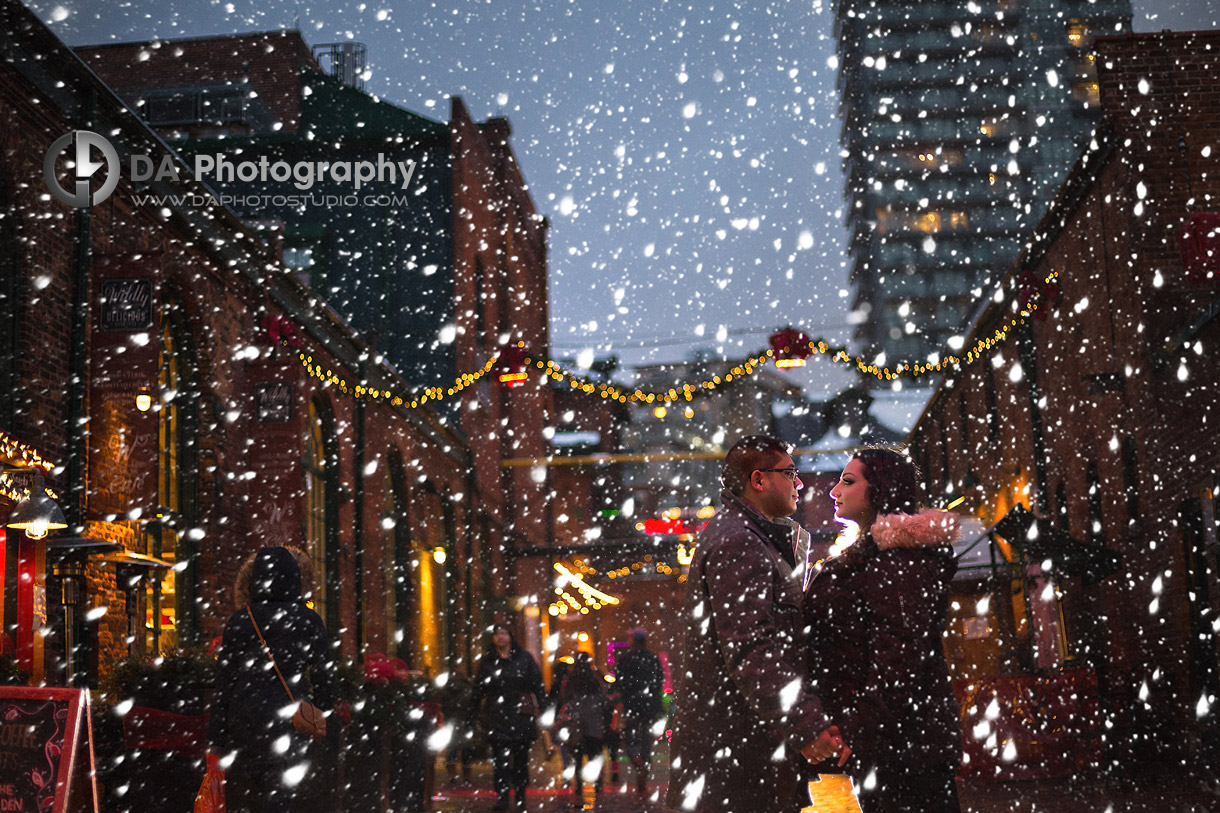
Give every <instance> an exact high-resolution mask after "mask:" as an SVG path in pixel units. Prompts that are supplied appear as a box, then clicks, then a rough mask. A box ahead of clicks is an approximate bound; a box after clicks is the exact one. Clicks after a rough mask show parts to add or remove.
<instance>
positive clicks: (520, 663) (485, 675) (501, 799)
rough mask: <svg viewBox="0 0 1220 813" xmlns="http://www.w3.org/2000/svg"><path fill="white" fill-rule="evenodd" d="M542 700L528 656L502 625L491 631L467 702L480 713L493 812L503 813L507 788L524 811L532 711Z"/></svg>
mask: <svg viewBox="0 0 1220 813" xmlns="http://www.w3.org/2000/svg"><path fill="white" fill-rule="evenodd" d="M545 696H546V691H545V689H544V688H543V686H542V672H541V671H540V670H539V669H538V664H537V663H535V662H534V659H533V657H532V656H531V655H530V654H529V653H528V652H526V651H525V650H524V649H522V648H521V647H520V646H518V645H517V641H516V639H514V638H513V634H512V631H511V630H509V628H508V627H507V626H505V625H504V624H496V625H495V626H493V627H492V632H491V644H490V645H489V646H488V647H487V651H486V652H485V653H484V655H483V658H482V660H480V661H479V669H478V672H477V673H476V674H475V678H474V693H473V694H472V695H471V701H470V705H471V710H472V713H473V714H475V715H479V713H480V709H481V710H482V716H481V720H482V724H483V727H484V728H485V729H486V730H487V739H488V741H489V742H490V743H491V752H492V768H493V770H492V777H493V778H492V784H493V785H494V786H495V789H496V803H495V806H494V807H493V808H492V809H493V810H507V809H508V792H509V790H510V789H511V790H513V791H514V792H515V793H516V795H517V799H516V801H517V806H518V807H524V806H525V788H526V786H527V785H528V784H529V756H530V746H532V745H533V744H534V739H535V738H537V736H538V723H537V720H538V711H539V709H540V708H541V707H542V703H543V701H544V698H545ZM484 704H486V707H485V708H483V706H484Z"/></svg>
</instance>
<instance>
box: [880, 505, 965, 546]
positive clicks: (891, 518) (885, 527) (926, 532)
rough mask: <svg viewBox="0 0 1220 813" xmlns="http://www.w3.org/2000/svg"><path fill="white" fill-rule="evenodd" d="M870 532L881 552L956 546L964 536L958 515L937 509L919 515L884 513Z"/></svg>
mask: <svg viewBox="0 0 1220 813" xmlns="http://www.w3.org/2000/svg"><path fill="white" fill-rule="evenodd" d="M869 532H870V533H871V534H872V536H873V541H875V542H876V543H877V547H878V548H880V549H881V550H892V549H894V548H921V547H933V546H938V545H952V544H953V543H954V542H956V541H957V540H958V537H960V536H961V533H962V532H961V523H960V522H958V519H957V517H956V516H955V515H953V514H950V513H949V512H948V511H937V510H935V509H926V510H924V511H920V512H919V513H918V514H882V515H881V516H879V517H877V519H876V520H874V521H873V525H872V527H871V528H869Z"/></svg>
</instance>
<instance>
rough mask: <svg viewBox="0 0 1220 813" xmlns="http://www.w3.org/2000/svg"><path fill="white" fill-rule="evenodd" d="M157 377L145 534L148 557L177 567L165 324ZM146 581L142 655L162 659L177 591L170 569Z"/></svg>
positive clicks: (176, 456) (172, 408)
mask: <svg viewBox="0 0 1220 813" xmlns="http://www.w3.org/2000/svg"><path fill="white" fill-rule="evenodd" d="M158 367H159V372H158V375H157V391H158V395H159V403H160V410H159V411H158V413H157V505H158V511H157V519H156V521H154V522H151V523H149V525H148V526H147V529H146V545H147V547H146V550H147V553H148V554H149V555H150V556H155V557H156V558H158V559H162V560H165V561H167V562H170V563H171V564H177V562H178V529H177V526H178V520H179V518H180V517H181V514H182V478H181V474H182V469H181V464H182V460H181V456H182V455H181V452H182V446H183V433H182V409H181V404H180V402H179V399H178V396H179V393H180V392H181V383H182V382H181V369H180V360H179V353H178V352H177V348H176V347H175V341H174V335H173V331H172V330H171V323H170V320H169V319H166V320H165V323H164V326H163V329H162V332H161V355H160V359H159V364H158ZM158 572H159V573H160V574H163V575H161V576H160V578H158V577H157V576H156V575H154V576H151V577H149V578H148V579H147V580H146V587H145V608H144V634H145V647H146V651H148V652H151V653H162V652H166V651H168V650H171V649H174V648H176V647H177V646H178V643H179V641H178V619H179V613H178V606H177V602H178V590H177V587H178V585H177V578H178V571H177V569H176V568H169V569H167V570H163V571H158Z"/></svg>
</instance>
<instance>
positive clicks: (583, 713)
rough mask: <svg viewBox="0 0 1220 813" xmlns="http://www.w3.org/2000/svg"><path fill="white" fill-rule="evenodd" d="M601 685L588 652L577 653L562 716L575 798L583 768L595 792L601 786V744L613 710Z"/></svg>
mask: <svg viewBox="0 0 1220 813" xmlns="http://www.w3.org/2000/svg"><path fill="white" fill-rule="evenodd" d="M603 685H604V681H603V680H602V677H601V675H599V674H598V673H597V672H596V671H595V670H594V669H593V662H592V659H590V658H589V653H587V652H578V653H576V662H575V663H574V664H573V665H572V671H571V674H569V675H568V679H567V681H566V682H565V683H564V687H563V711H562V713H561V717H562V718H563V720H564V723H563V727H564V729H565V730H566V731H567V737H566V739H567V743H568V747H569V748H571V749H572V762H573V768H574V769H575V770H574V772H573V775H572V783H573V792H574V793H575V794H576V796H577V797H578V798H579V797H580V795H581V793H582V792H583V791H584V779H585V773H586V771H587V772H588V773H589V774H593V775H594V777H595V778H594V781H593V787H594V790H596V791H597V792H598V793H601V790H602V775H603V773H604V771H603V766H602V747H603V746H604V745H605V742H606V735H607V734H608V733H609V731H610V722H611V716H612V713H613V706H612V705H611V704H610V698H609V697H608V696H607V695H606V690H605V689H604V688H603ZM586 761H587V762H588V766H587V767H586V765H585V763H586Z"/></svg>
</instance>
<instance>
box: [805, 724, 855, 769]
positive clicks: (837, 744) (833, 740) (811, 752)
mask: <svg viewBox="0 0 1220 813" xmlns="http://www.w3.org/2000/svg"><path fill="white" fill-rule="evenodd" d="M801 756H803V757H804V758H805V761H806V762H808V763H809V764H810V765H817V764H818V763H819V762H825V761H826V760H828V759H830V758H831V757H836V756H837V757H838V758H839V767H840V768H841V767H843V765H844V764H846V763H847V758H848V757H850V756H851V749H850V748H848V747H847V745H846V744H845V743H844V742H843V736H842V735H841V734H840V733H839V727H838V726H836V725H832V726H831V727H830V728H828V729H826V730H825V731H823V732H822V733H821V734H819V735H818V737H817V739H816V740H814V741H813V742H811V743H809V744H808V745H806V746H805V747H804V748H802V749H801Z"/></svg>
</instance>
